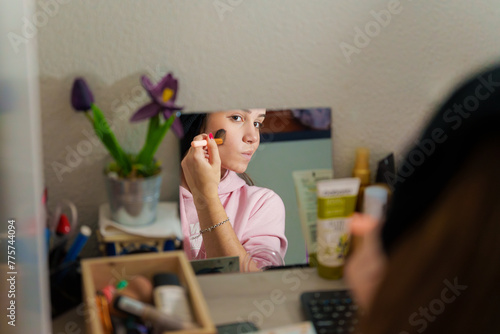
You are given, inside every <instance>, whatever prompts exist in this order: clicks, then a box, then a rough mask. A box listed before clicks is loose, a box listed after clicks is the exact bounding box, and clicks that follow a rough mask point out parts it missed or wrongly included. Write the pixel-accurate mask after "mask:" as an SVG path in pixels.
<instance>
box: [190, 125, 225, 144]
mask: <svg viewBox="0 0 500 334" xmlns="http://www.w3.org/2000/svg"><path fill="white" fill-rule="evenodd" d="M225 138H226V130H224V129H219V130H217V132H216V133H215V136H214V139H215V143H216V144H217V145H222V144H224V139H225ZM207 144H208V142H207V141H206V140H195V141H192V142H191V146H192V147H200V146H207Z"/></svg>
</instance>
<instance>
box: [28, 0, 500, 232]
mask: <svg viewBox="0 0 500 334" xmlns="http://www.w3.org/2000/svg"><path fill="white" fill-rule="evenodd" d="M59 1H60V2H61V4H59V5H57V6H55V5H54V3H55V4H57V2H56V1H55V0H54V1H49V0H40V1H39V3H38V10H39V11H40V12H47V13H48V14H47V15H46V16H47V17H48V19H47V20H45V21H43V22H42V21H40V20H38V21H37V22H38V23H37V25H38V26H39V27H38V29H37V35H38V38H39V65H40V82H41V99H42V120H43V147H44V152H43V153H44V172H45V181H46V184H47V185H48V186H49V191H50V196H51V197H50V198H51V202H50V203H52V204H53V203H54V202H55V201H56V200H58V199H59V198H63V197H64V198H69V199H71V200H73V201H74V202H76V203H77V204H78V206H79V208H80V213H81V221H82V222H83V223H87V224H90V225H94V224H95V223H96V218H97V206H98V205H99V204H100V203H102V202H104V201H105V195H104V187H103V185H102V181H101V180H102V179H101V167H102V166H103V161H102V159H103V150H102V149H101V147H100V146H99V145H94V144H91V145H89V144H88V143H91V140H89V139H87V136H86V134H85V131H89V130H90V128H89V125H88V122H87V121H86V119H85V118H84V117H83V116H81V115H76V114H75V113H73V112H72V110H71V108H70V106H69V103H68V100H69V92H70V87H71V83H72V80H73V78H74V77H75V76H79V75H84V76H85V77H86V78H87V79H88V81H89V83H90V84H91V86H92V88H93V90H94V93H95V95H96V99H97V101H98V104H99V106H100V107H101V108H102V109H104V110H106V111H108V112H109V117H110V118H111V119H112V123H113V124H114V126H115V128H116V131H117V132H118V134H119V137H120V140H121V141H123V142H126V146H127V147H128V148H134V147H138V146H139V145H140V144H141V143H142V140H143V134H144V127H143V126H136V125H134V126H133V127H131V126H129V124H128V122H127V118H128V117H129V116H130V114H131V113H132V112H133V111H134V110H135V109H136V108H137V107H139V106H140V105H141V104H142V103H145V102H146V101H147V99H146V98H145V96H144V94H142V93H141V89H140V88H139V87H138V83H139V77H140V75H142V74H147V73H149V72H156V74H157V75H163V74H164V73H165V72H167V71H173V72H174V73H175V75H176V76H177V77H178V78H179V79H180V93H179V97H178V102H179V104H180V105H184V106H185V107H186V110H190V111H194V110H196V111H206V110H214V109H228V108H240V107H276V108H282V107H311V106H328V107H331V108H332V111H333V166H334V169H335V175H336V177H342V176H348V175H349V174H350V170H351V168H352V165H353V155H354V150H355V148H356V147H357V146H361V145H365V146H368V147H369V148H370V149H371V150H372V159H371V164H372V167H373V168H375V164H376V162H377V161H378V160H379V159H380V158H382V157H383V156H385V155H386V154H387V153H389V152H395V153H396V155H397V157H398V158H399V157H400V156H401V154H402V152H404V150H405V148H406V147H407V144H408V143H409V142H411V140H412V138H413V137H414V135H415V134H416V133H417V131H418V129H419V128H420V127H421V125H422V122H424V121H425V119H426V118H427V117H428V116H429V115H430V113H431V112H432V110H433V109H434V108H435V107H436V103H438V102H439V101H441V100H442V99H443V97H444V96H445V95H446V94H447V93H448V92H449V90H450V89H451V87H452V86H453V84H454V82H456V80H459V79H461V78H463V77H464V76H466V75H468V74H469V73H471V71H474V70H476V69H478V68H480V67H482V66H484V65H485V64H488V63H491V62H493V61H495V60H496V59H498V56H499V55H500V50H499V49H498V31H500V20H498V17H499V14H500V6H499V5H498V4H497V2H496V1H481V2H471V1H465V0H463V1H451V0H449V1H432V2H431V1H427V2H424V1H409V0H403V1H401V2H400V4H399V6H396V7H391V6H392V5H393V4H394V1H388V0H386V1H380V0H370V1H368V0H365V1H327V0H308V1H305V0H273V1H269V0H252V1H249V0H247V1H243V0H200V1H183V0H170V1H165V0H148V1H132V0H120V1H118V0H114V1H97V0H94V1H77V0H73V1H68V0H65V1H62V0H59ZM49 3H52V5H51V6H49V5H48V4H49ZM388 8H390V9H391V10H392V11H393V14H392V15H391V17H390V19H389V18H388V16H387V15H385V16H384V15H382V16H380V17H379V19H380V20H381V23H377V21H376V19H375V16H377V15H374V13H381V12H380V11H381V10H386V12H385V13H389V12H388V11H387V9H388ZM372 11H374V12H372ZM365 29H368V33H369V34H370V35H371V37H370V36H368V35H366V36H365V38H363V37H360V32H359V31H365ZM341 43H345V44H341ZM347 44H349V45H350V46H351V50H353V48H355V47H357V49H356V52H355V53H352V54H351V56H350V57H346V56H345V54H344V53H343V52H342V48H341V47H340V46H341V45H343V46H344V47H347V46H346V45H347ZM348 58H349V59H348ZM83 142H85V143H83ZM78 145H80V146H78ZM78 148H80V151H81V152H85V153H84V154H88V155H86V156H85V157H83V158H82V159H81V161H80V160H79V159H78V158H75V157H71V154H70V153H69V152H71V151H72V150H77V149H78ZM161 149H162V151H163V154H162V155H160V156H159V158H160V159H161V160H163V161H164V162H165V165H166V168H167V169H168V170H169V171H170V172H169V173H168V175H169V176H168V177H166V181H165V182H164V186H163V188H164V189H163V199H167V200H168V199H176V197H177V181H176V180H177V175H178V172H179V169H178V167H177V161H176V159H177V155H178V150H177V145H176V138H175V137H174V135H173V134H172V133H169V134H168V137H167V140H166V142H164V143H163V144H162V148H161ZM90 151H91V152H90ZM68 154H69V155H68ZM72 158H73V160H71V159H72ZM67 159H70V160H68V161H66V160H67ZM55 162H57V163H61V164H64V165H66V166H68V163H71V165H72V166H74V167H71V172H66V173H64V174H62V175H59V176H58V174H57V173H56V172H55V170H54V166H55V165H57V164H55ZM58 166H59V165H58ZM59 167H60V166H59ZM59 174H60V173H59Z"/></svg>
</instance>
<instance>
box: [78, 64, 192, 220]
mask: <svg viewBox="0 0 500 334" xmlns="http://www.w3.org/2000/svg"><path fill="white" fill-rule="evenodd" d="M141 82H142V86H143V87H144V89H146V91H147V92H148V94H149V96H150V98H151V102H150V103H148V104H147V105H145V106H143V107H142V108H140V109H139V110H138V111H137V112H136V113H134V115H133V116H132V118H131V122H138V121H143V120H147V119H149V125H148V130H147V134H146V140H145V142H144V145H143V147H142V149H141V150H140V151H139V152H138V153H137V154H131V153H128V152H125V151H124V150H123V149H122V147H121V146H120V144H119V143H118V141H117V139H116V137H115V135H114V133H113V131H112V130H111V128H110V126H109V124H108V122H107V121H106V117H105V116H104V114H103V112H102V111H101V110H100V109H99V108H98V107H97V106H96V105H95V103H94V97H93V94H92V92H91V90H90V88H89V86H88V85H87V83H86V82H85V80H84V79H83V78H76V79H75V81H74V83H73V89H72V92H71V105H72V106H73V108H74V109H75V110H76V111H77V112H83V113H84V115H85V116H86V118H87V119H88V120H89V121H90V123H91V124H92V127H93V128H94V131H95V133H96V135H97V137H98V138H99V139H100V140H101V142H102V143H103V144H104V146H105V147H106V149H107V150H108V152H109V154H110V156H111V158H112V161H111V162H110V163H109V164H107V165H106V167H105V170H104V174H105V180H106V188H107V192H108V198H109V205H110V211H111V218H112V219H113V221H115V222H117V223H120V224H124V225H131V226H140V225H147V224H150V223H152V222H154V221H155V220H156V208H157V204H158V200H159V197H160V186H161V165H160V162H159V161H156V160H155V153H156V151H157V149H158V147H159V146H160V143H161V141H162V140H163V138H164V137H165V134H166V133H167V132H168V130H169V129H170V127H172V129H173V130H174V132H175V133H176V135H177V136H178V137H179V138H181V137H182V136H183V131H182V125H181V123H180V121H179V119H178V118H176V117H177V116H178V113H179V112H180V110H182V107H179V106H176V105H175V99H176V97H177V89H178V83H177V79H176V78H174V76H173V75H172V74H171V73H169V74H168V75H166V76H165V77H163V78H162V79H161V80H160V81H159V82H158V83H157V84H156V85H154V84H153V83H152V82H151V81H150V80H149V78H147V77H146V76H143V77H142V78H141ZM162 118H163V119H162Z"/></svg>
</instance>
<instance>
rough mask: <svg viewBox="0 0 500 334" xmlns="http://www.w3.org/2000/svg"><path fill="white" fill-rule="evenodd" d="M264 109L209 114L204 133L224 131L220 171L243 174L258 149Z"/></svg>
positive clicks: (264, 114) (220, 152) (220, 148)
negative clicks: (226, 170) (225, 170)
mask: <svg viewBox="0 0 500 334" xmlns="http://www.w3.org/2000/svg"><path fill="white" fill-rule="evenodd" d="M265 117H266V109H246V110H241V109H240V110H230V111H221V112H216V113H212V114H209V115H208V116H207V123H206V127H205V131H204V132H205V133H210V132H211V133H212V134H214V135H215V133H216V132H217V131H218V130H220V129H224V130H226V137H225V138H224V143H223V144H222V145H219V154H220V159H221V164H222V169H229V170H232V171H234V172H236V173H244V172H245V170H246V169H247V166H248V163H249V162H250V160H251V159H252V156H253V154H254V153H255V151H256V150H257V148H258V147H259V143H260V128H261V127H262V123H263V122H264V118H265Z"/></svg>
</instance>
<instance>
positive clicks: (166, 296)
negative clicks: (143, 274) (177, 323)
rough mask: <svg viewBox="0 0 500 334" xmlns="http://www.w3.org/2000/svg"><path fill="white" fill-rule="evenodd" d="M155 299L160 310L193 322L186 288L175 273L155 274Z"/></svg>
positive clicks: (187, 321) (186, 321) (184, 320)
mask: <svg viewBox="0 0 500 334" xmlns="http://www.w3.org/2000/svg"><path fill="white" fill-rule="evenodd" d="M153 285H154V290H153V299H154V303H155V306H156V308H157V309H158V310H160V311H161V312H163V313H166V314H168V315H172V316H175V317H176V318H179V319H181V320H182V321H183V322H185V323H193V322H194V321H193V314H192V312H191V307H190V305H189V298H188V296H187V292H186V289H185V288H184V287H183V286H182V285H181V284H180V282H179V278H178V277H177V275H176V274H174V273H160V274H156V275H154V276H153Z"/></svg>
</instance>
